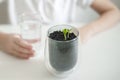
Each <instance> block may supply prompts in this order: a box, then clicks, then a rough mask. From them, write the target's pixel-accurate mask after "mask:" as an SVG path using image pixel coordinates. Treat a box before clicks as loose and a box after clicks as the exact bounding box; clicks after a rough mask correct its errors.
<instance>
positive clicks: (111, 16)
mask: <svg viewBox="0 0 120 80" xmlns="http://www.w3.org/2000/svg"><path fill="white" fill-rule="evenodd" d="M91 7H92V8H93V9H94V10H95V11H97V12H98V13H99V14H100V18H99V19H97V20H96V21H94V22H92V23H90V24H88V25H86V26H85V27H83V28H81V29H80V33H81V39H82V41H83V42H86V41H87V40H88V39H89V38H91V37H92V36H94V35H96V34H97V33H99V32H102V31H104V30H106V29H109V28H111V27H112V26H113V25H115V24H116V23H117V22H118V21H119V20H120V11H119V9H118V8H117V7H116V6H115V5H114V4H113V3H112V2H110V1H109V0H94V2H93V4H92V6H91Z"/></svg>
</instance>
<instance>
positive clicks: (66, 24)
mask: <svg viewBox="0 0 120 80" xmlns="http://www.w3.org/2000/svg"><path fill="white" fill-rule="evenodd" d="M58 26H68V27H71V28H73V29H75V30H76V31H77V35H76V37H75V38H73V39H71V40H66V41H59V40H55V39H52V38H50V37H49V34H50V33H49V32H50V30H51V29H53V28H55V27H58ZM47 37H48V38H49V39H51V40H53V41H56V42H72V41H75V40H76V39H78V37H79V31H78V30H77V28H76V27H73V26H71V25H67V24H61V25H55V26H52V27H50V28H49V29H48V32H47Z"/></svg>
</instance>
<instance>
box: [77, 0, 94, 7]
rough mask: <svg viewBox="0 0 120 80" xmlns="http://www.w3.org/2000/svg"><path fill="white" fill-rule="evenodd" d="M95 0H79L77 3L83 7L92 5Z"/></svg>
mask: <svg viewBox="0 0 120 80" xmlns="http://www.w3.org/2000/svg"><path fill="white" fill-rule="evenodd" d="M93 1H94V0H77V4H78V5H80V6H81V7H82V8H87V7H89V6H91V5H92V3H93Z"/></svg>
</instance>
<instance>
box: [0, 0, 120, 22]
mask: <svg viewBox="0 0 120 80" xmlns="http://www.w3.org/2000/svg"><path fill="white" fill-rule="evenodd" d="M13 1H15V5H13V3H12V2H13ZM23 2H24V0H0V24H11V23H13V22H17V20H15V19H17V18H18V15H19V14H22V12H24V11H28V10H29V9H28V7H27V6H26V4H25V3H23ZM112 2H113V3H115V4H116V5H117V6H118V8H119V9H120V0H112ZM9 3H11V4H9ZM33 4H35V3H33ZM12 7H15V8H16V9H15V10H14V9H13V8H12ZM81 10H82V11H81ZM78 11H79V12H78V13H77V16H78V17H77V18H78V21H79V22H84V23H86V22H91V21H93V20H94V19H96V18H98V17H99V16H98V14H97V13H96V12H95V11H94V10H92V9H91V8H87V9H85V10H83V9H79V8H78ZM14 15H16V16H14ZM10 17H11V18H10ZM11 21H13V22H11Z"/></svg>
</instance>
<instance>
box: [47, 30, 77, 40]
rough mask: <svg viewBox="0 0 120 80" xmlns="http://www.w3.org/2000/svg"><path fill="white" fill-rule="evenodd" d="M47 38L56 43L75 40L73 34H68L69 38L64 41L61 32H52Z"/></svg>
mask: <svg viewBox="0 0 120 80" xmlns="http://www.w3.org/2000/svg"><path fill="white" fill-rule="evenodd" d="M67 35H68V34H67ZM49 37H50V38H51V39H54V40H58V41H68V40H72V39H74V38H76V35H75V34H74V33H69V37H68V36H67V39H66V40H65V38H64V34H63V32H62V31H54V32H53V33H50V35H49Z"/></svg>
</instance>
